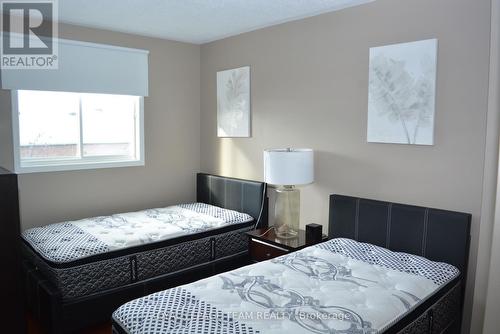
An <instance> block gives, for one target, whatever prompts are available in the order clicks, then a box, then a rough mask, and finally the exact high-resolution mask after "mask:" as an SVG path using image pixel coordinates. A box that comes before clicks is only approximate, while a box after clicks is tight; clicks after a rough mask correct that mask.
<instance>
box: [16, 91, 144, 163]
mask: <svg viewBox="0 0 500 334" xmlns="http://www.w3.org/2000/svg"><path fill="white" fill-rule="evenodd" d="M12 101H13V122H14V132H15V133H14V144H15V145H14V147H15V152H14V154H15V157H16V159H15V162H16V171H17V172H21V173H22V172H41V171H58V170H73V169H90V168H106V167H122V166H138V165H144V158H143V154H144V153H143V124H142V120H143V117H142V102H143V98H142V97H138V96H128V95H110V94H84V93H67V92H49V91H30V90H18V91H13V92H12Z"/></svg>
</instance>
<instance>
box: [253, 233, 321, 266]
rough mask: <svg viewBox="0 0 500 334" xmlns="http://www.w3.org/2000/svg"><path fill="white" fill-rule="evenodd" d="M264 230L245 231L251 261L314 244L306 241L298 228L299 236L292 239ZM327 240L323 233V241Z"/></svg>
mask: <svg viewBox="0 0 500 334" xmlns="http://www.w3.org/2000/svg"><path fill="white" fill-rule="evenodd" d="M266 230H267V229H265V228H264V229H258V230H254V231H250V232H247V235H248V249H249V251H250V259H251V260H252V261H253V262H260V261H266V260H269V259H272V258H275V257H278V256H281V255H285V254H288V253H292V252H295V251H298V250H300V249H303V248H306V247H308V246H312V245H314V244H313V243H309V244H308V243H306V231H304V230H299V236H298V237H297V238H294V239H279V238H278V237H277V236H276V234H275V233H274V229H269V230H268V231H267V232H266ZM327 240H328V237H327V236H326V235H324V234H323V241H327Z"/></svg>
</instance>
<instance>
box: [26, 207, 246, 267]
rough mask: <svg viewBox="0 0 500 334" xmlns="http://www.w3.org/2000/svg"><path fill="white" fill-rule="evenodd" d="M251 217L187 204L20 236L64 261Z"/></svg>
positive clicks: (50, 258) (57, 260) (39, 229)
mask: <svg viewBox="0 0 500 334" xmlns="http://www.w3.org/2000/svg"><path fill="white" fill-rule="evenodd" d="M252 220H253V218H252V217H251V216H249V215H247V214H245V213H240V212H237V211H233V210H228V209H223V208H220V207H217V206H213V205H209V204H204V203H191V204H181V205H175V206H169V207H166V208H158V209H149V210H143V211H138V212H129V213H122V214H116V215H112V216H102V217H94V218H87V219H82V220H78V221H70V222H63V223H58V224H52V225H47V226H43V227H36V228H32V229H28V230H26V231H24V232H23V233H22V237H23V239H24V240H25V241H26V242H27V243H28V244H29V245H30V246H31V247H32V248H33V249H34V250H35V251H36V252H37V253H38V254H39V255H41V256H42V257H43V258H45V259H46V260H48V261H51V262H54V263H68V262H72V261H75V260H80V259H83V258H87V257H90V256H93V255H98V254H104V253H107V252H111V251H114V250H120V249H125V248H129V247H133V246H139V245H145V244H150V243H154V242H158V241H163V240H167V239H172V238H175V237H179V236H183V235H188V234H195V233H200V232H205V231H209V230H213V229H217V228H222V227H226V226H229V225H234V224H241V223H248V222H251V221H252Z"/></svg>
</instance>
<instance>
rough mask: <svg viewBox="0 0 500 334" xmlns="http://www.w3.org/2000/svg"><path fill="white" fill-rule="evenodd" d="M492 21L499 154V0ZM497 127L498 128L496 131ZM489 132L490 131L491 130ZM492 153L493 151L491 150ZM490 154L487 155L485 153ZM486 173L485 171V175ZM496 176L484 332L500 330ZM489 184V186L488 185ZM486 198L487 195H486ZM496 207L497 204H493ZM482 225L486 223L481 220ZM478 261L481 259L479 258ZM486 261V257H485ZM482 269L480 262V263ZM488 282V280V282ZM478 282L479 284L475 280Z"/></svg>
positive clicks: (492, 106) (493, 114) (492, 115)
mask: <svg viewBox="0 0 500 334" xmlns="http://www.w3.org/2000/svg"><path fill="white" fill-rule="evenodd" d="M491 12H492V21H491V52H490V54H491V59H490V62H491V65H490V96H489V118H488V127H490V126H491V127H493V129H492V132H494V133H495V135H494V136H492V138H491V143H492V146H493V144H494V143H495V144H496V149H497V152H495V153H497V154H496V155H497V157H498V144H499V143H498V133H499V125H500V121H499V119H500V0H492V10H491ZM495 130H496V131H495ZM488 133H489V132H488ZM492 155H493V154H492ZM486 157H487V158H488V155H487V156H486ZM486 161H488V159H486ZM496 172H497V175H499V174H500V173H499V170H498V160H497V169H496ZM486 176H487V174H486V173H485V177H486ZM499 179H500V178H498V177H497V182H494V185H496V187H495V188H496V189H495V190H496V197H495V196H491V197H493V199H494V200H495V202H496V212H495V215H494V219H493V226H492V227H490V229H488V230H486V227H484V230H486V231H484V233H483V226H481V236H483V234H486V233H488V232H489V235H485V237H484V239H486V238H488V237H489V239H490V240H492V242H490V243H489V244H488V243H487V242H483V243H482V244H488V245H491V256H490V257H486V256H485V258H486V259H485V260H489V261H488V263H487V264H488V265H489V276H488V281H487V289H485V290H486V293H485V294H486V308H485V317H484V327H483V333H485V334H490V333H491V334H494V333H497V332H498V329H499V328H500V318H499V317H498V310H499V309H500V194H499V192H500V183H498V180H499ZM485 188H486V187H485ZM483 198H484V200H485V201H486V198H485V197H483ZM493 208H495V206H494V205H493ZM482 225H483V224H482ZM478 262H479V261H478ZM483 262H484V261H483ZM478 269H479V266H478ZM485 285H486V284H485ZM476 286H478V284H476Z"/></svg>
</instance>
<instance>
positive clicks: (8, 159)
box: [0, 74, 14, 171]
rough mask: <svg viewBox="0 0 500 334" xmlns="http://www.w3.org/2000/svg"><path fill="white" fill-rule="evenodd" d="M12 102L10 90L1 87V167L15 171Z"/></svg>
mask: <svg viewBox="0 0 500 334" xmlns="http://www.w3.org/2000/svg"><path fill="white" fill-rule="evenodd" d="M0 77H1V74H0ZM0 82H1V81H0ZM10 104H11V102H10V91H7V90H3V89H0V167H3V168H5V169H8V170H10V171H13V170H14V155H13V151H12V145H13V144H12V142H13V138H12V108H11V106H10Z"/></svg>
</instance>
